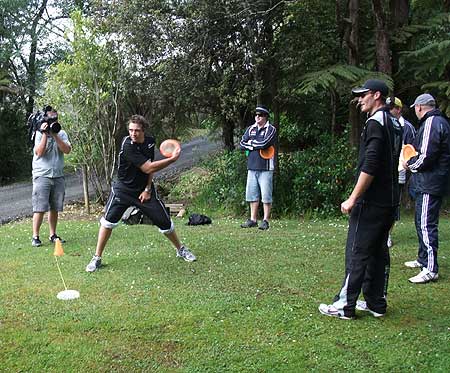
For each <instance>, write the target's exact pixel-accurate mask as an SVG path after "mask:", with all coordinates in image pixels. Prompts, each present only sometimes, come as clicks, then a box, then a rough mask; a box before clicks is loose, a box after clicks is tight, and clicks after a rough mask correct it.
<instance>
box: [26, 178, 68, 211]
mask: <svg viewBox="0 0 450 373" xmlns="http://www.w3.org/2000/svg"><path fill="white" fill-rule="evenodd" d="M65 189H66V187H65V181H64V176H62V177H57V178H54V179H53V178H50V177H44V176H37V177H35V178H34V179H33V194H32V204H33V212H46V211H49V210H52V211H62V210H63V205H64V196H65Z"/></svg>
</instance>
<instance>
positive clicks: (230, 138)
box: [222, 119, 234, 150]
mask: <svg viewBox="0 0 450 373" xmlns="http://www.w3.org/2000/svg"><path fill="white" fill-rule="evenodd" d="M222 140H223V144H224V146H225V149H227V150H234V122H233V121H232V120H230V119H224V120H223V124H222Z"/></svg>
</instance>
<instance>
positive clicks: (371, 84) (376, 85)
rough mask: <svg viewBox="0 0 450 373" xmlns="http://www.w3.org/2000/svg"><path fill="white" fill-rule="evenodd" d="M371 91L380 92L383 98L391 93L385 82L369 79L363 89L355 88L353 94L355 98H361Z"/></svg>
mask: <svg viewBox="0 0 450 373" xmlns="http://www.w3.org/2000/svg"><path fill="white" fill-rule="evenodd" d="M369 91H374V92H376V91H379V92H380V93H381V95H382V96H384V97H386V96H387V95H388V93H389V88H388V86H387V85H386V83H385V82H383V81H382V80H378V79H369V80H367V81H366V82H365V83H364V84H363V86H362V87H358V88H353V89H352V93H353V94H354V95H355V96H361V95H362V94H363V93H366V92H369Z"/></svg>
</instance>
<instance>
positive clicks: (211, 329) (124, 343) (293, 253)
mask: <svg viewBox="0 0 450 373" xmlns="http://www.w3.org/2000/svg"><path fill="white" fill-rule="evenodd" d="M184 222H185V219H183V221H180V220H178V219H175V225H176V227H177V231H178V233H179V235H180V237H182V239H183V241H184V242H186V243H187V244H188V245H189V246H190V248H191V249H192V250H193V251H194V252H195V254H196V255H197V257H198V261H197V262H195V263H186V262H183V261H180V260H178V259H177V258H175V253H174V251H173V249H172V248H171V247H170V244H169V242H168V241H167V239H165V237H164V236H163V235H162V234H160V233H159V232H158V230H157V228H156V227H153V226H146V225H140V226H123V225H122V226H119V227H117V229H116V230H115V231H114V233H113V236H112V237H111V240H110V242H109V243H108V247H107V248H106V251H105V253H104V255H103V263H104V264H105V266H104V267H103V268H102V269H100V270H99V272H97V273H86V272H85V271H84V266H85V265H86V264H87V262H88V261H89V259H90V257H91V255H92V252H93V248H94V247H95V243H96V236H97V231H98V222H97V221H75V220H69V219H68V218H67V217H64V218H63V219H61V222H60V225H59V226H58V228H59V232H60V234H61V235H63V237H65V238H66V239H67V240H68V241H67V243H66V244H64V251H65V255H64V256H63V257H61V258H59V259H58V261H59V265H60V268H61V272H62V274H63V276H64V279H65V282H66V284H67V287H68V288H69V289H76V290H78V291H79V292H80V298H79V299H77V300H74V301H60V300H58V299H57V298H56V294H57V293H58V292H59V291H61V290H63V289H64V287H63V284H62V281H61V279H60V276H59V273H58V269H57V266H56V263H55V259H54V258H53V255H52V254H53V246H52V245H50V244H49V243H45V244H44V246H43V247H40V248H31V247H30V241H29V235H30V226H31V222H30V221H29V220H28V219H27V220H25V221H22V222H17V223H12V224H7V225H3V226H1V227H0V250H1V253H2V270H1V271H0V284H1V287H0V299H1V302H2V303H1V307H0V343H1V348H0V361H1V367H0V370H1V371H5V372H61V371H64V372H161V373H166V372H174V373H175V372H199V373H200V372H202V373H203V372H214V373H218V372H280V373H281V372H283V373H286V372H287V373H291V372H292V373H298V372H374V373H378V372H379V373H383V372H446V371H448V367H449V366H450V333H449V330H448V328H449V320H450V316H449V315H450V286H449V275H448V274H449V273H450V258H449V256H448V255H444V254H445V249H446V248H448V247H449V244H450V241H449V240H450V234H449V232H450V221H449V218H448V217H445V216H444V217H442V219H441V221H440V227H441V237H440V238H441V243H442V247H443V248H444V250H443V255H441V256H440V274H442V277H440V278H439V281H438V282H436V283H430V284H427V285H412V284H410V283H409V282H408V281H407V278H409V277H410V276H412V275H414V274H416V273H417V272H418V271H417V270H413V269H409V268H406V267H404V266H403V262H404V261H406V260H411V259H412V258H414V256H415V255H416V254H417V252H416V245H417V237H416V234H415V232H414V228H413V225H414V223H413V219H412V216H404V217H403V218H402V221H401V222H400V223H399V224H398V225H396V227H395V230H394V236H393V239H394V243H395V245H394V247H393V248H392V250H391V277H390V286H389V296H388V311H387V315H386V317H384V318H383V319H375V318H373V317H372V316H371V315H370V314H366V313H363V312H359V311H357V319H356V320H354V321H345V320H338V319H334V318H330V317H327V316H323V315H321V314H319V312H318V310H317V307H318V305H319V304H320V303H322V302H330V301H331V300H332V298H333V296H334V294H335V292H336V291H337V290H338V289H339V286H340V285H341V280H342V277H343V275H344V273H343V260H344V259H343V253H344V242H345V235H346V231H347V221H346V220H343V219H327V220H319V221H316V220H309V221H305V220H298V219H295V220H273V221H272V225H271V229H270V230H269V231H267V232H262V231H259V230H258V229H256V230H246V229H240V228H239V224H240V223H241V220H240V219H225V218H218V217H214V216H213V224H212V225H210V226H202V227H188V226H186V225H184V224H183V223H184ZM43 228H44V229H46V226H45V227H43ZM45 233H47V232H46V231H45V232H42V234H43V235H44V237H45V236H46V234H45ZM431 315H432V316H431Z"/></svg>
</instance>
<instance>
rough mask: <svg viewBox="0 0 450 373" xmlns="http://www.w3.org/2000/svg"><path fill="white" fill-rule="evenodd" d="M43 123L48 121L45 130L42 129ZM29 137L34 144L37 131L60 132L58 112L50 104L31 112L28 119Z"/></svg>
mask: <svg viewBox="0 0 450 373" xmlns="http://www.w3.org/2000/svg"><path fill="white" fill-rule="evenodd" d="M42 123H47V124H48V127H47V128H46V129H45V131H42V130H41V126H42ZM27 127H28V137H29V140H30V144H34V140H35V137H36V131H39V132H45V133H58V132H59V131H61V125H60V124H59V122H58V112H57V111H56V110H53V108H52V107H51V106H50V105H47V106H44V108H43V109H42V110H39V111H37V112H36V113H34V114H31V115H30V116H29V117H28V121H27Z"/></svg>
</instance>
